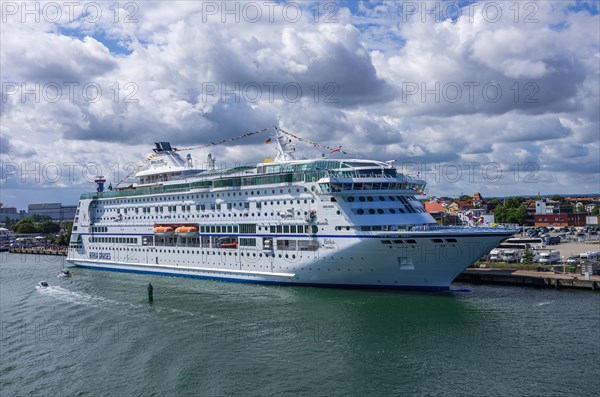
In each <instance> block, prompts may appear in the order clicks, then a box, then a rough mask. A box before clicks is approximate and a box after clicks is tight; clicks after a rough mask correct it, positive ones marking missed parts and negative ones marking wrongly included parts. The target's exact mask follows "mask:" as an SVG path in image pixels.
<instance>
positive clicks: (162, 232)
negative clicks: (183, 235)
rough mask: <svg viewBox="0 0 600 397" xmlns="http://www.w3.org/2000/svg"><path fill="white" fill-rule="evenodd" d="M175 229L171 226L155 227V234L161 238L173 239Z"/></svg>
mask: <svg viewBox="0 0 600 397" xmlns="http://www.w3.org/2000/svg"><path fill="white" fill-rule="evenodd" d="M173 232H174V229H173V227H171V226H155V227H154V234H155V235H157V236H160V237H171V236H172V235H173Z"/></svg>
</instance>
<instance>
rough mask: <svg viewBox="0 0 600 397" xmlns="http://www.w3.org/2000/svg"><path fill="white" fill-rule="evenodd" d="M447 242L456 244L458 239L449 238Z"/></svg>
mask: <svg viewBox="0 0 600 397" xmlns="http://www.w3.org/2000/svg"><path fill="white" fill-rule="evenodd" d="M446 241H447V242H449V243H456V239H455V238H447V239H446Z"/></svg>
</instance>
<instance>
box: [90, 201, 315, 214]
mask: <svg viewBox="0 0 600 397" xmlns="http://www.w3.org/2000/svg"><path fill="white" fill-rule="evenodd" d="M301 202H302V201H301V200H296V204H301ZM310 202H311V203H313V204H314V202H315V200H314V199H311V200H310ZM280 203H283V205H287V200H283V202H282V201H279V200H278V201H271V202H269V201H264V202H261V201H258V202H256V208H258V209H260V208H262V206H263V205H265V206H267V205H275V204H277V205H279V204H280ZM226 204H227V209H228V210H231V209H233V208H234V207H235V206H238V207H243V208H244V209H249V208H250V203H249V202H247V201H246V202H238V203H226ZM290 204H294V200H290ZM304 204H308V200H307V199H305V200H304ZM222 206H223V204H221V206H219V209H222V208H223V207H222ZM195 207H196V211H206V208H207V206H206V204H196V205H195ZM152 208H154V212H155V213H159V212H160V213H163V212H164V211H165V209H166V211H167V212H177V211H178V208H181V211H182V212H191V209H192V206H191V205H181V206H177V205H168V206H164V207H163V206H157V207H141V210H142V213H143V214H149V213H150V212H151V211H152ZM121 209H122V210H123V213H124V214H127V211H128V210H131V211H134V212H135V213H136V214H137V213H139V207H133V208H107V209H106V211H109V212H116V213H117V214H120V213H121ZM210 209H211V210H212V211H215V210H216V209H217V204H215V203H212V204H210ZM96 212H101V210H96Z"/></svg>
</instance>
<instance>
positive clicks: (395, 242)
mask: <svg viewBox="0 0 600 397" xmlns="http://www.w3.org/2000/svg"><path fill="white" fill-rule="evenodd" d="M394 244H404V241H402V240H394Z"/></svg>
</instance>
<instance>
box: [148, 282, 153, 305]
mask: <svg viewBox="0 0 600 397" xmlns="http://www.w3.org/2000/svg"><path fill="white" fill-rule="evenodd" d="M153 300H154V287H153V286H152V283H148V302H152V301H153Z"/></svg>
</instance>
